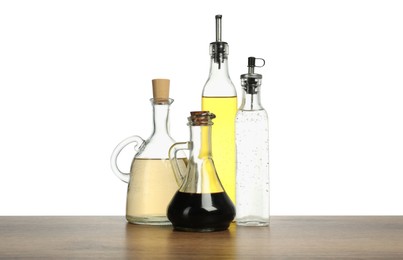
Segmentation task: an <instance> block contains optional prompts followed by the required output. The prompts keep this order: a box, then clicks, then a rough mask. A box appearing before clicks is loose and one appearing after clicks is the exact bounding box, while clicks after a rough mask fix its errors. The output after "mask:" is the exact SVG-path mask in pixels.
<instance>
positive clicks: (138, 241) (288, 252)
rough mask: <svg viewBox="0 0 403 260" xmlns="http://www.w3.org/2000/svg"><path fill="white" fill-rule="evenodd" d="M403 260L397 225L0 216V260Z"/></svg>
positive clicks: (355, 220) (335, 220) (386, 219)
mask: <svg viewBox="0 0 403 260" xmlns="http://www.w3.org/2000/svg"><path fill="white" fill-rule="evenodd" d="M268 257H270V258H271V259H315V258H316V259H324V258H331V259H334V258H342V259H369V258H372V259H403V217H400V216H382V217H378V216H372V217H358V216H357V217H353V216H351V217H331V216H326V217H308V216H304V217H297V216H295V217H272V218H271V223H270V227H240V226H236V225H235V224H231V226H230V228H229V230H227V231H220V232H212V233H193V232H179V231H173V230H172V227H171V226H142V225H132V224H128V223H127V222H126V220H125V218H124V217H102V216H99V217H98V216H97V217H93V216H88V217H75V216H74V217H62V216H54V217H53V216H46V217H45V216H44V217H40V216H24V217H22V216H16V217H13V216H2V217H0V259H13V258H14V259H15V258H17V259H24V258H35V259H81V258H104V259H105V258H107V259H199V258H209V259H267V258H268Z"/></svg>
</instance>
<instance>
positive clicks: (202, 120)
mask: <svg viewBox="0 0 403 260" xmlns="http://www.w3.org/2000/svg"><path fill="white" fill-rule="evenodd" d="M214 118H215V115H214V114H213V113H210V111H192V112H190V117H188V125H191V126H206V125H213V121H211V120H212V119H214Z"/></svg>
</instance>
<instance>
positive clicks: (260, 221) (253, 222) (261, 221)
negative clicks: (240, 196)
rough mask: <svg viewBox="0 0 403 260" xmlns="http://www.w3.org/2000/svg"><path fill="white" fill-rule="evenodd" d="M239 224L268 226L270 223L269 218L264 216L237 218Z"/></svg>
mask: <svg viewBox="0 0 403 260" xmlns="http://www.w3.org/2000/svg"><path fill="white" fill-rule="evenodd" d="M235 222H236V224H237V225H238V226H249V227H267V226H269V225H270V222H269V219H263V218H240V219H236V220H235Z"/></svg>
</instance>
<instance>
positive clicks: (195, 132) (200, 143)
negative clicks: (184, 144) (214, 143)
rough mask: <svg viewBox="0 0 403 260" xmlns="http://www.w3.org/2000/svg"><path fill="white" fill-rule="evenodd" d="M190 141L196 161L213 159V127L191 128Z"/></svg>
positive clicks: (192, 155)
mask: <svg viewBox="0 0 403 260" xmlns="http://www.w3.org/2000/svg"><path fill="white" fill-rule="evenodd" d="M190 140H191V141H192V145H193V148H192V154H191V157H193V159H194V160H198V159H205V158H211V125H206V126H190Z"/></svg>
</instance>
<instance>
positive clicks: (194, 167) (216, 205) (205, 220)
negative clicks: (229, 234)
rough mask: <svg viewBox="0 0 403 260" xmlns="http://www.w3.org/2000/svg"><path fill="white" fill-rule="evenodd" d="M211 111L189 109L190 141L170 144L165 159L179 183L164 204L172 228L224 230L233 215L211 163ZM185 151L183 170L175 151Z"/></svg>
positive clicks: (180, 160)
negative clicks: (186, 153) (167, 160)
mask: <svg viewBox="0 0 403 260" xmlns="http://www.w3.org/2000/svg"><path fill="white" fill-rule="evenodd" d="M214 117H215V115H214V114H212V113H209V112H208V111H197V112H191V116H190V117H189V118H188V119H189V123H188V125H189V127H190V141H189V142H182V143H176V144H174V145H173V146H172V147H171V149H170V151H169V158H170V160H171V164H172V167H173V169H174V173H175V176H176V179H177V181H178V184H181V186H180V188H179V190H178V191H177V192H176V194H175V195H174V197H173V198H172V200H171V202H170V204H169V206H168V212H167V215H168V218H169V220H170V221H171V222H172V225H173V227H174V229H175V230H181V231H199V232H206V231H218V230H225V229H227V228H228V226H229V224H230V223H231V221H232V220H233V219H234V217H235V207H234V204H233V203H232V202H231V199H230V198H229V197H228V195H227V193H226V192H225V190H224V188H223V186H222V185H221V182H220V179H219V178H218V176H217V172H216V169H215V166H214V162H213V157H212V155H211V126H212V124H213V122H212V120H211V119H213V118H214ZM181 150H189V161H188V165H187V168H186V171H184V168H183V167H182V165H183V163H182V159H180V158H178V152H180V151H181Z"/></svg>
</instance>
